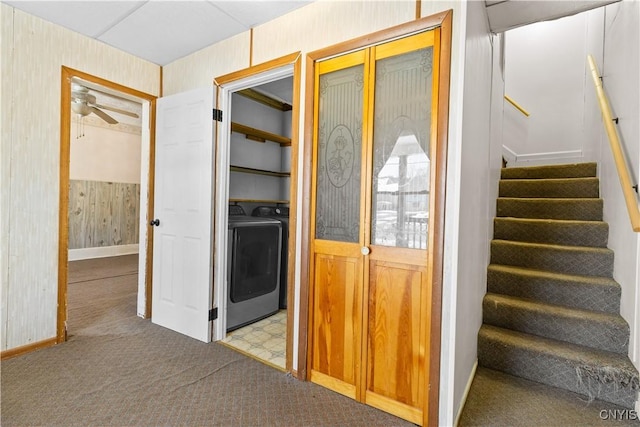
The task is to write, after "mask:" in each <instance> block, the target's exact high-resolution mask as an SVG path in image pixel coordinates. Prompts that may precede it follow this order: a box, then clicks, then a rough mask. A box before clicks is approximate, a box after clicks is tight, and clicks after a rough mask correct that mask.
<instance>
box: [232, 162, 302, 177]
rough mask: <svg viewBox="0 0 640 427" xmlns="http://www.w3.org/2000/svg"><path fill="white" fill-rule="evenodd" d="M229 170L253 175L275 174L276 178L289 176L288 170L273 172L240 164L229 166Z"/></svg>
mask: <svg viewBox="0 0 640 427" xmlns="http://www.w3.org/2000/svg"><path fill="white" fill-rule="evenodd" d="M229 170H230V171H231V172H242V173H252V174H255V175H267V176H275V177H278V178H286V177H289V176H291V173H289V172H273V171H268V170H264V169H253V168H245V167H242V166H233V165H232V166H230V167H229Z"/></svg>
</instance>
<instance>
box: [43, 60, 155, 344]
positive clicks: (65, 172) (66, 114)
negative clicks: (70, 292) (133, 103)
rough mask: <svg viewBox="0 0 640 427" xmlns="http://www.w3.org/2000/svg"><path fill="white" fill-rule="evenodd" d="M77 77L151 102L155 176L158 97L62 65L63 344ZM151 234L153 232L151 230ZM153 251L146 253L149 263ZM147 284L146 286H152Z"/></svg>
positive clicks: (59, 320)
mask: <svg viewBox="0 0 640 427" xmlns="http://www.w3.org/2000/svg"><path fill="white" fill-rule="evenodd" d="M72 78H78V79H81V80H84V81H88V82H91V83H95V84H98V85H100V86H103V87H106V88H109V89H112V90H115V91H118V92H122V93H126V94H128V95H131V96H134V97H137V98H140V99H144V100H146V101H149V102H150V104H151V105H150V121H151V124H150V125H151V129H150V135H149V137H150V147H149V149H150V150H151V152H150V158H151V160H150V161H151V163H150V165H149V166H150V169H149V172H150V179H152V177H153V152H154V146H155V132H154V129H155V100H156V97H155V96H154V95H150V94H148V93H144V92H141V91H139V90H135V89H131V88H129V87H126V86H123V85H120V84H118V83H114V82H112V81H109V80H106V79H103V78H101V77H96V76H93V75H91V74H88V73H85V72H83V71H79V70H74V69H72V68H69V67H65V66H62V69H61V84H60V176H59V182H60V190H59V191H60V194H59V212H58V232H59V235H58V312H57V325H56V343H62V342H64V341H66V339H67V325H66V323H67V281H68V261H69V260H68V251H69V216H68V215H69V191H68V188H69V161H70V152H71V108H69V105H70V103H71V79H72ZM152 189H153V182H150V183H149V194H150V196H149V198H150V200H149V207H150V211H151V213H152V207H153V197H152V194H153V193H152ZM148 235H151V233H150V232H149V233H148ZM151 256H152V253H151V252H150V251H148V252H147V266H148V265H149V258H151ZM150 286H151V285H150V283H147V287H150ZM150 304H151V299H150V294H149V293H147V295H146V311H149V310H150Z"/></svg>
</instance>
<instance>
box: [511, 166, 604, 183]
mask: <svg viewBox="0 0 640 427" xmlns="http://www.w3.org/2000/svg"><path fill="white" fill-rule="evenodd" d="M596 169H597V164H596V163H575V164H569V165H549V166H526V167H517V168H503V169H502V170H501V174H500V176H501V178H502V179H536V178H542V179H544V178H583V177H590V176H596Z"/></svg>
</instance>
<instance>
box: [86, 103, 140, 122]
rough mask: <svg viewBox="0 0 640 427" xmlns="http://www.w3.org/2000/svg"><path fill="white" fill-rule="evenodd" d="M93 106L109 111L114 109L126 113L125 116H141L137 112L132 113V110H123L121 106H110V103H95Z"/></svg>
mask: <svg viewBox="0 0 640 427" xmlns="http://www.w3.org/2000/svg"><path fill="white" fill-rule="evenodd" d="M93 106H94V107H98V108H102V109H103V110H109V111H114V112H116V113H120V114H124V115H125V116H129V117H135V118H136V119H137V118H139V117H140V116H138V115H137V114H136V113H132V112H131V111H127V110H121V109H120V108H116V107H109V106H108V105H100V104H93Z"/></svg>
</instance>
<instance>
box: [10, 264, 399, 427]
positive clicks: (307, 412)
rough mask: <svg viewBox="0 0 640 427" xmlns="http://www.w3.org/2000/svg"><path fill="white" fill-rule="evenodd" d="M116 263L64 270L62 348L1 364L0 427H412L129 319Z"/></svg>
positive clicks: (131, 305)
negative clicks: (66, 336)
mask: <svg viewBox="0 0 640 427" xmlns="http://www.w3.org/2000/svg"><path fill="white" fill-rule="evenodd" d="M124 258H125V257H119V259H116V260H114V259H111V261H113V262H114V264H113V265H111V264H109V262H110V261H109V259H105V260H102V261H95V262H89V261H81V262H79V263H81V264H75V263H71V265H70V284H69V301H70V308H69V330H70V335H71V338H70V339H69V341H67V342H66V343H63V344H60V345H57V346H54V347H50V348H46V349H42V350H39V351H35V352H32V353H29V354H26V355H23V356H19V357H15V358H11V359H7V360H4V361H2V365H1V402H0V403H1V417H0V424H1V425H2V426H3V427H6V426H363V427H364V426H410V425H411V424H410V423H407V422H405V421H403V420H401V419H399V418H396V417H394V416H392V415H389V414H386V413H384V412H382V411H379V410H377V409H374V408H371V407H368V406H365V405H363V404H360V403H358V402H355V401H353V400H351V399H348V398H346V397H344V396H342V395H339V394H337V393H334V392H332V391H329V390H327V389H325V388H323V387H320V386H317V385H315V384H312V383H309V382H303V381H299V380H296V379H294V378H292V377H291V376H289V375H287V374H285V373H283V372H282V371H279V370H277V369H274V368H272V367H269V366H267V365H265V364H263V363H260V362H258V361H256V360H254V359H252V358H250V357H247V356H244V355H242V354H240V353H238V352H236V351H233V350H231V349H229V348H227V347H226V346H224V345H221V344H215V343H211V344H205V343H202V342H199V341H196V340H193V339H191V338H188V337H186V336H183V335H180V334H178V333H175V332H173V331H170V330H168V329H165V328H162V327H160V326H157V325H154V324H152V323H151V322H150V321H149V320H144V319H140V318H138V317H137V316H136V310H135V305H136V302H135V299H136V280H137V274H135V273H134V271H135V269H133V270H132V269H131V268H130V267H131V263H132V262H133V263H135V258H133V259H129V263H128V265H129V267H127V262H125V261H126V259H124ZM103 262H105V263H106V264H107V265H103ZM82 264H84V265H82ZM83 267H84V268H83ZM76 268H77V269H76ZM92 268H93V270H92ZM88 270H89V271H88ZM100 276H101V277H100ZM89 288H93V289H89ZM82 295H84V297H82ZM76 298H77V300H76Z"/></svg>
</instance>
